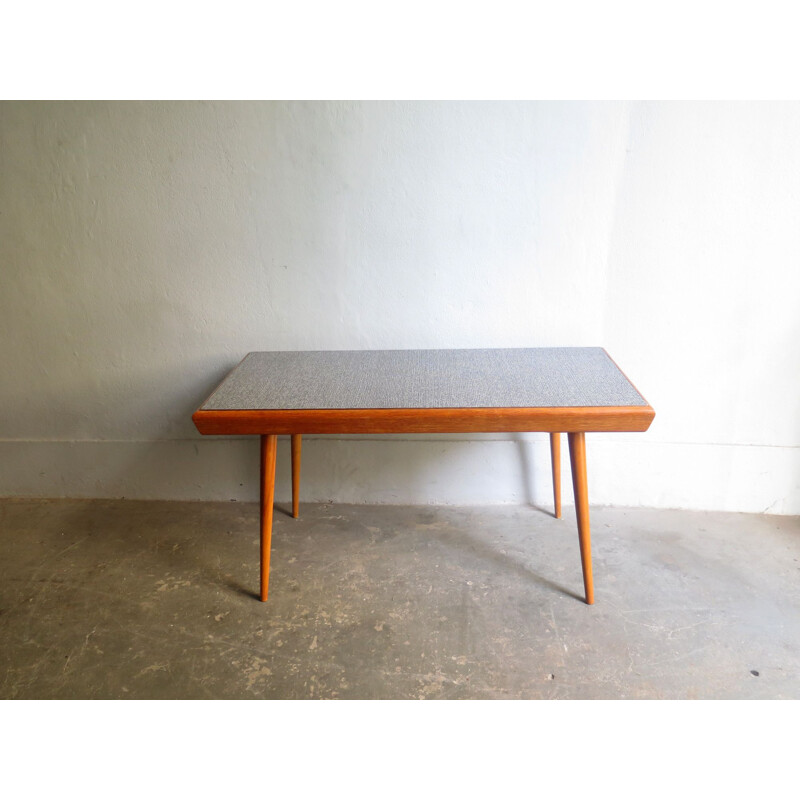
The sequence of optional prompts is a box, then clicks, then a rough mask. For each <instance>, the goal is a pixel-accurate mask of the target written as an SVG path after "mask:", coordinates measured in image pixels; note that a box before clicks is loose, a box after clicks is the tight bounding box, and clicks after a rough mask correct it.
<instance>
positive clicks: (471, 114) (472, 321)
mask: <svg viewBox="0 0 800 800" xmlns="http://www.w3.org/2000/svg"><path fill="white" fill-rule="evenodd" d="M798 142H800V104H798V103H785V104H768V103H658V104H642V103H551V102H540V103H474V102H470V103H352V102H346V103H284V102H279V103H9V102H6V103H0V340H1V341H2V347H0V376H2V377H0V494H4V495H15V494H16V495H26V496H30V495H40V496H103V497H105V496H112V497H113V496H125V497H167V498H186V499H189V498H192V499H195V498H196V499H206V498H207V499H229V498H235V499H242V500H245V499H246V500H254V499H256V498H257V467H256V461H257V448H256V446H255V443H254V442H253V441H252V440H248V439H240V440H231V439H220V438H212V437H209V438H204V437H200V436H199V434H197V433H196V431H195V429H194V426H193V425H192V423H191V419H190V415H191V412H192V411H193V410H194V409H195V408H196V407H197V405H199V403H200V402H201V401H202V400H203V398H204V397H205V396H206V394H207V393H208V391H209V390H210V389H211V388H212V387H213V385H215V384H216V382H217V381H218V380H219V379H220V378H221V377H222V376H223V375H224V374H225V373H226V372H227V370H228V369H230V367H232V366H233V365H234V364H235V363H236V362H238V360H239V359H240V358H241V357H242V355H243V354H244V353H246V352H248V351H250V350H269V349H289V350H292V349H299V350H302V349H338V348H341V349H349V348H352V349H361V348H415V347H438V348H447V347H491V346H496V347H515V346H540V345H602V346H605V347H606V348H607V349H608V351H609V352H610V353H611V354H612V356H613V357H614V358H615V359H616V360H617V361H618V363H619V364H620V365H621V366H622V368H623V369H624V370H625V372H626V373H627V374H628V375H629V376H630V377H631V379H632V380H633V381H634V382H635V383H636V384H637V386H638V387H639V389H640V390H641V391H642V393H643V394H644V395H645V397H646V398H647V399H648V400H649V401H650V403H651V404H652V405H653V407H654V408H655V409H656V412H657V415H656V419H655V422H654V423H653V425H652V427H651V429H650V431H648V432H647V433H644V434H606V435H602V434H595V435H591V436H590V437H589V439H588V447H589V450H588V454H589V455H588V458H589V470H590V472H589V487H590V501H591V502H592V503H598V504H618V505H644V506H655V507H680V508H697V509H724V510H736V511H768V512H771V513H779V514H790V513H794V514H797V513H800V413H798V412H800V391H799V389H800V385H799V384H800V381H799V380H798V376H799V375H800V148H799V147H798V146H797V145H798ZM386 438H387V437H371V438H367V437H347V438H317V439H313V438H311V437H307V439H306V442H305V448H304V471H303V499H304V500H309V501H310V500H334V501H341V502H410V503H429V502H431V503H433V502H435V503H503V502H512V503H518V502H531V503H535V504H541V505H548V504H549V503H550V496H551V495H550V492H551V487H550V478H549V472H548V470H549V466H548V464H549V462H548V459H549V452H548V448H547V443H546V438H545V437H544V436H543V435H537V434H534V435H529V436H525V437H522V436H511V435H509V436H506V437H503V436H496V435H494V436H474V437H468V436H461V435H458V436H440V437H433V436H425V437H421V436H420V437H411V436H409V437H405V438H404V439H403V440H402V441H396V440H392V441H387V440H386ZM281 447H282V449H281V451H280V453H279V458H280V461H281V463H280V464H279V470H280V480H279V486H278V495H279V498H280V499H281V500H282V501H285V500H286V499H287V498H288V496H289V482H288V469H289V467H288V448H287V447H286V443H285V442H284V443H282V445H281ZM564 468H565V474H564V477H565V496H566V497H569V495H570V492H569V481H568V477H567V473H566V469H567V464H565V465H564Z"/></svg>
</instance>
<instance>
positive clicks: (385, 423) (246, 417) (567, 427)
mask: <svg viewBox="0 0 800 800" xmlns="http://www.w3.org/2000/svg"><path fill="white" fill-rule="evenodd" d="M653 417H655V411H653V409H652V408H650V406H594V407H574V408H413V409H407V408H366V409H361V408H359V409H349V408H348V409H290V410H262V409H252V410H239V411H233V410H213V411H212V410H204V409H198V410H197V411H195V413H194V414H193V415H192V421H193V422H194V424H195V426H196V427H197V430H198V431H200V433H202V434H204V435H225V434H265V433H277V434H287V433H312V434H313V433H511V432H525V431H545V432H547V431H549V432H559V431H564V432H570V431H576V432H577V431H584V432H589V431H646V430H647V429H648V428H649V427H650V423H651V422H652V421H653Z"/></svg>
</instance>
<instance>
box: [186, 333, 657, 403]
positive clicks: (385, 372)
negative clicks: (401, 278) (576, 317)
mask: <svg viewBox="0 0 800 800" xmlns="http://www.w3.org/2000/svg"><path fill="white" fill-rule="evenodd" d="M646 405H647V401H646V400H645V399H644V398H643V397H642V396H641V395H640V394H639V392H638V391H636V389H635V388H634V386H633V385H632V384H631V382H630V381H629V380H628V379H627V378H626V377H625V375H623V374H622V372H621V371H620V370H619V368H618V367H617V365H616V364H615V363H614V362H613V361H612V360H611V358H610V357H609V356H608V354H607V353H606V351H605V350H604V349H603V348H602V347H538V348H511V349H492V350H325V351H293V352H285V351H284V352H259V353H248V355H247V356H245V358H244V359H243V360H242V361H241V363H240V364H239V365H238V366H237V367H235V368H234V369H233V370H232V371H231V372H230V373H229V374H228V376H227V377H226V378H225V379H224V380H223V382H222V383H221V384H220V385H219V386H218V387H217V389H216V390H215V391H214V393H213V394H212V395H211V397H209V398H208V400H206V402H205V403H204V404H203V405H202V407H201V410H205V411H222V410H232V411H245V410H252V409H269V410H273V409H274V410H289V409H347V408H353V409H359V408H363V409H367V408H559V407H562V408H563V407H570V406H573V407H580V406H586V407H592V406H646Z"/></svg>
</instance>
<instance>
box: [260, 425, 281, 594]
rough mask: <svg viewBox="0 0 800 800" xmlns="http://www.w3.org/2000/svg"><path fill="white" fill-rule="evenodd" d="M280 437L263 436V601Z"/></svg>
mask: <svg viewBox="0 0 800 800" xmlns="http://www.w3.org/2000/svg"><path fill="white" fill-rule="evenodd" d="M277 454H278V437H277V436H275V435H274V434H272V433H270V434H264V435H262V437H261V602H262V603H263V602H266V599H267V595H268V593H269V551H270V545H271V544H272V504H273V502H274V500H275V457H276V456H277Z"/></svg>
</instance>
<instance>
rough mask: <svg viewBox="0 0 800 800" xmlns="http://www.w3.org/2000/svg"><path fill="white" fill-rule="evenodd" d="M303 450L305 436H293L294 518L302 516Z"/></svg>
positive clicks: (298, 434)
mask: <svg viewBox="0 0 800 800" xmlns="http://www.w3.org/2000/svg"><path fill="white" fill-rule="evenodd" d="M302 449H303V435H302V434H300V433H293V434H292V516H293V517H294V518H295V519H297V518H298V517H299V516H300V451H301V450H302Z"/></svg>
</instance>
